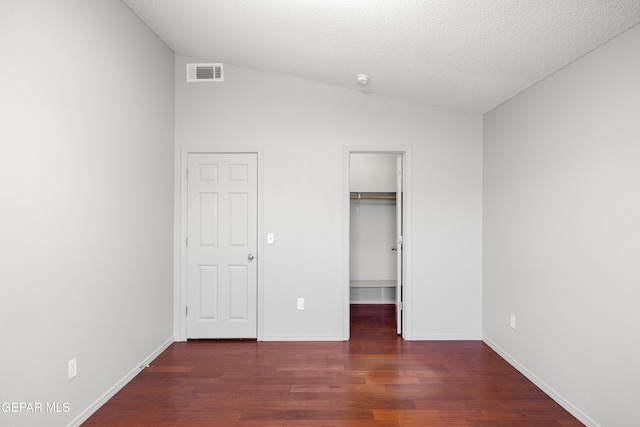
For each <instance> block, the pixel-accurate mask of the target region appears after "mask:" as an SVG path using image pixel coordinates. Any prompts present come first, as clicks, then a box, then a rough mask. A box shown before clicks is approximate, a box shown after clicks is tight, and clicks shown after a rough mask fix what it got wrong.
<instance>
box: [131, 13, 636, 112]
mask: <svg viewBox="0 0 640 427" xmlns="http://www.w3.org/2000/svg"><path fill="white" fill-rule="evenodd" d="M123 1H124V3H126V4H127V5H128V6H129V7H130V8H131V9H132V10H133V11H134V12H135V13H136V14H137V15H138V16H140V18H142V20H143V21H145V22H146V23H147V25H149V27H151V28H152V29H153V30H154V31H155V32H156V33H157V34H158V35H159V36H160V37H161V38H162V39H163V40H164V41H165V42H166V43H167V44H168V45H169V46H170V47H171V48H172V49H173V50H174V51H175V52H178V53H182V54H185V55H189V56H193V57H196V58H200V59H202V60H204V61H208V62H223V63H227V64H232V65H236V66H241V67H245V68H250V69H255V70H261V71H266V72H271V73H278V74H284V75H289V76H293V77H296V78H301V79H306V80H311V81H315V82H319V83H323V84H328V85H335V86H340V87H344V88H350V89H354V90H363V91H366V92H372V93H377V94H380V95H385V96H390V97H394V98H401V99H406V100H410V101H415V102H419V103H423V104H428V105H434V106H438V107H443V108H448V109H453V110H457V111H463V112H469V113H485V112H487V111H489V110H491V109H492V108H494V107H496V106H497V105H499V104H501V103H502V102H504V101H506V100H507V99H509V98H511V97H513V96H514V95H516V94H518V93H519V92H521V91H523V90H524V89H526V88H528V87H529V86H531V85H533V84H535V83H536V82H538V81H540V80H542V79H544V78H545V77H547V76H548V75H550V74H552V73H554V72H555V71H557V70H559V69H561V68H563V67H564V66H566V65H567V64H569V63H571V62H572V61H574V60H576V59H578V58H579V57H581V56H582V55H584V54H586V53H588V52H589V51H591V50H593V49H595V48H597V47H598V46H600V45H602V44H603V43H606V42H607V41H608V40H610V39H611V38H613V37H615V36H617V35H618V34H620V33H621V32H623V31H625V30H627V29H629V28H630V27H632V26H634V25H636V24H638V23H639V22H640V1H639V0H123ZM639 48H640V47H639ZM358 73H364V74H367V75H368V76H369V77H370V80H369V83H368V84H367V85H366V86H362V85H360V84H358V83H357V82H356V74H358Z"/></svg>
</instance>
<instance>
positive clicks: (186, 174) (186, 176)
mask: <svg viewBox="0 0 640 427" xmlns="http://www.w3.org/2000/svg"><path fill="white" fill-rule="evenodd" d="M185 178H187V179H189V169H187V170H186V171H185Z"/></svg>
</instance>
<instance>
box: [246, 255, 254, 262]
mask: <svg viewBox="0 0 640 427" xmlns="http://www.w3.org/2000/svg"><path fill="white" fill-rule="evenodd" d="M255 257H256V256H255V255H254V254H249V256H247V258H248V259H249V261H253V259H254V258H255Z"/></svg>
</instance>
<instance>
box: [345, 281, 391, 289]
mask: <svg viewBox="0 0 640 427" xmlns="http://www.w3.org/2000/svg"><path fill="white" fill-rule="evenodd" d="M396 283H397V282H396V281H395V280H350V281H349V286H350V287H352V288H395V287H396Z"/></svg>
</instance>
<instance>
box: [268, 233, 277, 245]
mask: <svg viewBox="0 0 640 427" xmlns="http://www.w3.org/2000/svg"><path fill="white" fill-rule="evenodd" d="M275 242H276V235H275V233H267V245H273V244H274V243H275Z"/></svg>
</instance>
